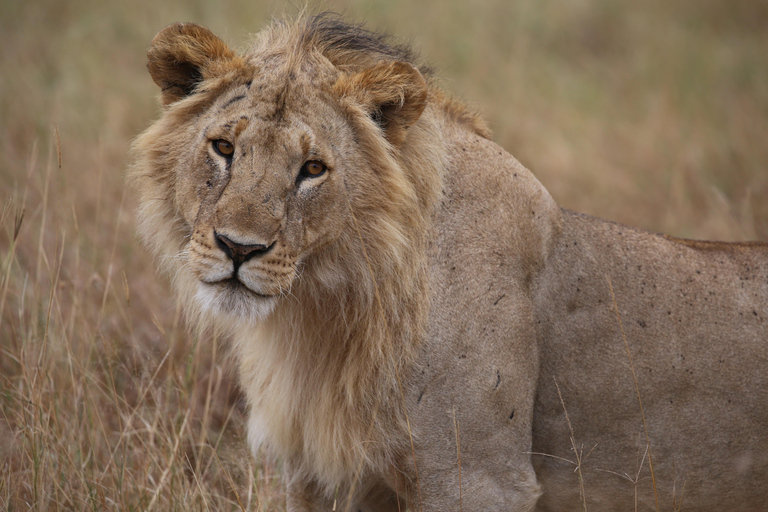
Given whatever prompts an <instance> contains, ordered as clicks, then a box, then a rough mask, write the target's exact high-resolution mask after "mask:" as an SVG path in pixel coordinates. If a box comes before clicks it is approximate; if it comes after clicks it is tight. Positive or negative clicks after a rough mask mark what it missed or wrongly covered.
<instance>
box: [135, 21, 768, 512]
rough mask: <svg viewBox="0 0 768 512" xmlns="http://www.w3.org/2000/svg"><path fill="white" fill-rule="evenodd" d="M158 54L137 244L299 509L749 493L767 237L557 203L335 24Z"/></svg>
mask: <svg viewBox="0 0 768 512" xmlns="http://www.w3.org/2000/svg"><path fill="white" fill-rule="evenodd" d="M148 59H149V63H148V68H149V73H150V75H151V77H152V79H153V80H154V82H155V83H156V84H157V85H158V86H159V87H160V89H161V93H160V98H161V101H162V104H163V105H164V107H163V111H162V114H161V115H160V118H159V119H158V120H157V121H156V122H155V123H154V124H152V125H151V126H150V127H149V128H148V129H147V130H146V131H145V132H144V133H142V134H141V135H140V136H139V137H138V138H137V140H136V141H135V143H134V148H133V153H134V162H133V164H132V167H131V170H130V175H131V179H132V182H133V185H134V187H135V189H136V190H137V193H138V196H139V230H140V233H141V235H142V237H143V239H144V240H145V241H146V244H147V245H148V246H149V247H150V248H151V250H152V252H153V253H154V254H155V255H156V256H157V258H158V260H159V261H160V262H162V267H163V268H164V269H165V271H166V272H167V273H168V274H169V275H170V276H171V277H172V282H173V287H174V290H175V293H177V294H178V296H179V298H180V300H181V301H182V303H183V304H184V305H185V309H186V311H187V313H188V315H189V317H190V318H191V319H193V320H195V321H196V322H198V323H199V324H200V325H204V326H212V325H215V326H218V327H217V328H218V329H224V330H226V332H227V333H228V334H229V336H231V339H232V344H231V350H232V353H233V358H234V359H235V360H236V362H237V371H238V379H239V383H240V385H241V387H242V390H243V392H244V395H245V397H246V399H247V405H248V410H249V412H248V423H247V430H248V440H249V443H250V446H251V448H252V449H253V451H254V453H255V452H256V450H263V451H264V453H267V454H270V455H271V456H274V457H277V458H279V460H280V461H281V463H282V474H283V477H284V480H285V485H286V502H287V509H288V510H290V511H315V510H317V511H319V510H325V511H327V510H332V509H334V510H355V511H357V510H360V511H395V510H405V509H406V508H407V507H410V509H411V510H424V511H444V510H454V509H455V510H465V511H480V510H483V511H485V510H515V511H530V510H576V509H579V508H580V507H582V506H583V507H585V508H589V509H591V510H630V509H633V510H635V509H636V510H648V509H654V510H672V509H680V508H683V509H686V510H725V509H729V510H754V509H759V508H762V507H764V506H765V503H766V500H767V499H768V486H766V485H765V483H766V482H765V476H766V475H768V400H766V394H765V393H766V389H768V371H766V369H767V368H768V245H766V244H764V243H759V242H752V243H719V242H697V241H690V240H682V239H676V238H671V237H668V236H664V235H658V234H651V233H647V232H644V231H641V230H638V229H633V228H630V227H626V226H623V225H620V224H616V223H612V222H608V221H603V220H599V219H596V218H593V217H589V216H586V215H582V214H579V213H575V212H572V211H568V210H565V209H563V208H561V207H559V206H558V205H557V204H556V202H555V201H554V200H553V198H552V197H551V196H550V194H549V193H548V192H547V191H546V190H545V188H544V187H543V186H542V184H541V183H540V182H539V181H538V180H537V179H536V178H535V177H534V175H533V174H532V173H531V172H529V171H528V170H527V169H526V168H524V167H523V166H522V165H521V164H520V163H519V162H518V161H517V160H515V159H514V158H513V157H512V156H511V155H510V154H509V153H507V152H506V151H505V150H504V149H502V148H501V147H499V146H497V145H496V144H495V143H494V142H493V141H492V140H491V138H490V134H489V131H488V128H487V127H486V125H485V124H484V122H483V120H482V119H481V118H480V117H479V115H477V114H476V113H475V112H474V111H473V110H472V109H470V108H468V107H466V106H464V105H463V104H462V103H461V102H459V101H457V100H455V99H452V98H451V97H450V96H449V95H447V94H445V93H443V92H441V90H440V88H439V86H438V85H437V79H436V78H435V76H434V74H433V73H432V72H431V71H430V70H429V68H427V67H426V66H425V65H424V64H423V63H421V62H420V61H419V60H418V58H417V57H416V56H415V54H414V53H413V52H412V51H411V50H410V49H409V48H408V47H406V46H403V45H398V44H393V43H392V42H391V39H389V38H387V37H385V36H381V35H379V34H377V33H374V32H371V31H368V30H367V29H365V28H364V27H363V26H359V25H354V24H350V23H347V22H345V21H343V20H342V19H341V18H339V17H337V16H333V15H313V16H309V15H304V16H301V17H299V18H298V19H297V20H294V21H291V22H276V23H273V24H272V26H270V27H269V28H267V29H265V30H264V31H263V32H262V33H260V34H259V35H258V36H257V38H256V39H255V40H254V42H253V43H252V44H251V45H250V46H249V47H248V49H247V50H246V51H245V52H242V53H237V52H235V51H234V50H232V49H231V48H230V47H229V46H228V45H227V44H225V43H224V42H223V41H222V40H221V39H219V38H218V37H217V36H215V35H214V34H213V33H211V32H210V31H209V30H207V29H205V28H203V27H201V26H198V25H195V24H191V23H179V24H175V25H171V26H169V27H167V28H165V29H163V30H162V31H161V32H160V33H159V34H158V35H157V36H156V37H155V38H154V39H153V41H152V43H151V47H150V49H149V51H148ZM334 507H336V508H334Z"/></svg>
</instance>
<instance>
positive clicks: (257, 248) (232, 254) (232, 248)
mask: <svg viewBox="0 0 768 512" xmlns="http://www.w3.org/2000/svg"><path fill="white" fill-rule="evenodd" d="M215 234H216V245H218V246H219V249H221V250H222V251H224V254H226V255H227V256H228V257H229V259H231V260H232V262H233V263H234V264H235V272H237V269H238V267H240V265H242V264H243V263H245V262H246V261H248V260H250V259H251V258H253V257H257V256H261V255H263V254H265V253H267V252H269V250H270V249H271V248H272V247H273V246H274V245H275V243H274V242H272V244H271V245H263V244H249V245H245V244H240V243H238V242H235V241H234V240H232V239H231V238H229V237H226V236H224V235H222V234H221V233H215Z"/></svg>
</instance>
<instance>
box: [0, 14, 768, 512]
mask: <svg viewBox="0 0 768 512" xmlns="http://www.w3.org/2000/svg"><path fill="white" fill-rule="evenodd" d="M128 4H130V6H129V5H128ZM325 7H326V8H330V9H333V10H343V11H345V12H346V13H347V14H348V15H349V16H350V17H351V18H353V19H357V20H364V21H365V22H367V24H368V26H369V27H372V28H377V29H382V30H385V31H388V32H391V33H394V34H396V35H398V36H400V37H402V38H404V39H406V40H411V41H412V42H413V43H414V45H415V46H416V47H417V48H418V49H419V50H420V52H421V53H422V54H423V55H424V56H425V57H427V59H428V61H429V62H430V63H432V64H433V65H434V67H435V68H436V69H437V70H438V71H439V72H440V74H441V76H442V77H443V78H444V80H443V85H444V87H445V88H446V89H447V90H449V91H451V92H454V93H456V94H458V95H460V96H462V97H463V98H465V99H467V100H468V101H469V102H470V103H472V104H473V105H475V106H476V107H478V108H479V109H480V110H481V111H483V113H484V114H485V116H486V118H487V119H488V120H489V122H490V124H491V126H492V127H493V129H494V132H495V139H496V140H497V142H499V143H500V144H501V145H502V146H504V147H505V148H506V149H508V150H509V151H510V152H511V153H512V154H514V155H515V156H516V157H517V158H518V159H520V160H521V161H522V162H523V164H525V165H526V166H528V167H529V168H530V169H532V170H533V172H534V173H535V174H536V175H537V176H538V177H539V179H540V180H541V181H542V182H543V183H544V184H545V186H547V188H548V189H549V190H550V191H551V192H552V194H553V195H554V197H555V199H556V200H557V201H558V202H559V203H560V204H562V205H564V206H566V207H568V208H571V209H575V210H579V211H583V212H587V213H590V214H594V215H598V216H601V217H605V218H609V219H613V220H618V221H621V222H625V223H629V224H633V225H637V226H640V227H643V228H645V229H648V230H652V231H663V232H667V233H671V234H674V235H677V236H682V237H695V238H704V239H724V240H742V239H761V240H768V52H766V48H768V2H766V1H765V0H742V1H739V2H731V1H728V0H677V1H675V2H669V1H666V0H645V1H644V2H632V3H630V2H625V1H622V0H520V1H515V2H510V1H508V0H480V1H479V2H473V3H471V5H470V3H469V2H459V1H444V0H440V1H438V0H431V1H425V2H419V3H413V2H409V1H406V0H395V1H393V0H387V1H384V0H365V1H354V0H349V1H331V2H328V3H326V4H325ZM296 10H297V8H296V6H295V5H293V4H287V3H282V2H278V1H270V2H266V1H265V2H257V1H250V2H245V1H242V2H238V1H228V2H223V3H216V4H214V3H209V2H206V1H202V0H191V1H190V0H188V1H184V2H182V1H177V0H163V1H161V2H158V1H149V0H133V1H131V2H122V3H114V4H110V3H108V2H86V1H84V0H70V1H59V0H37V1H34V2H22V1H20V0H9V1H4V2H0V205H2V206H1V207H0V215H1V217H0V224H1V227H0V508H1V509H4V510H28V509H34V510H58V509H76V510H90V509H98V510H101V509H121V510H147V509H154V510H241V509H244V510H280V509H282V507H283V504H282V495H281V486H280V483H279V470H278V467H277V466H276V464H275V463H270V462H268V461H262V460H253V459H252V458H251V457H250V455H249V454H248V450H247V448H246V445H245V440H244V430H243V417H244V410H243V406H242V404H241V403H240V401H239V399H238V397H237V393H236V391H235V390H234V386H233V382H232V372H231V370H230V369H229V368H228V366H227V364H226V361H225V358H224V357H223V352H224V347H223V344H222V343H221V342H220V341H221V340H218V339H217V338H216V336H215V333H203V334H200V335H194V334H190V333H188V331H187V330H186V329H185V325H184V320H183V314H182V313H181V312H180V311H179V309H178V308H177V306H176V304H175V303H174V300H173V298H172V297H171V296H170V293H169V288H168V284H167V281H166V280H165V279H163V278H159V277H158V275H157V274H156V272H155V271H154V270H153V264H152V262H150V261H149V257H148V254H147V253H146V252H145V251H144V250H143V249H142V248H141V246H140V244H139V243H138V241H137V238H136V236H135V213H134V210H135V201H134V198H133V197H132V196H131V194H130V191H128V192H126V187H125V183H124V174H125V168H126V166H127V165H128V162H129V156H128V150H129V145H130V142H131V139H132V138H133V137H134V136H136V135H137V134H138V133H139V132H140V131H141V130H142V129H143V128H144V127H146V126H147V125H148V123H149V122H150V121H151V120H152V119H153V118H155V117H156V116H157V112H158V106H157V103H156V101H155V95H156V93H157V90H156V88H155V85H154V84H153V83H152V81H151V79H150V77H149V75H148V74H147V72H146V69H145V51H146V48H147V46H148V44H149V41H150V40H151V38H152V37H153V36H154V34H155V33H156V32H157V31H158V30H160V29H161V28H162V27H163V26H165V25H166V24H168V23H171V22H174V21H195V22H198V23H201V24H203V25H205V26H208V27H209V28H211V29H212V30H213V31H214V32H216V33H217V34H219V35H220V36H222V37H223V38H224V39H225V40H226V41H228V42H230V43H235V44H242V42H243V41H245V40H246V39H247V34H248V33H249V32H253V31H257V30H258V29H259V28H260V27H262V26H263V25H264V24H265V23H266V22H268V20H269V19H270V17H271V16H281V15H282V14H283V13H284V12H288V13H289V14H290V13H295V12H296ZM574 478H576V477H575V476H574ZM587 492H589V490H588V489H587Z"/></svg>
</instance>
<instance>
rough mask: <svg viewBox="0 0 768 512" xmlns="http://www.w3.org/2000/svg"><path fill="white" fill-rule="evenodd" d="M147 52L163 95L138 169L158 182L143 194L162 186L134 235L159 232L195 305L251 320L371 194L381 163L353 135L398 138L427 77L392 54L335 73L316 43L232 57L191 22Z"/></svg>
mask: <svg viewBox="0 0 768 512" xmlns="http://www.w3.org/2000/svg"><path fill="white" fill-rule="evenodd" d="M203 43H205V44H203ZM190 52H193V55H191V56H190V55H189V53H190ZM195 52H198V53H195ZM149 57H150V64H149V69H150V73H151V74H152V77H153V79H154V80H155V82H157V83H158V84H159V85H160V86H161V87H162V89H163V100H164V102H165V103H166V104H168V105H169V107H168V109H167V110H166V112H165V114H164V116H163V118H161V119H160V121H158V122H157V123H156V124H155V125H154V126H153V127H151V128H150V129H149V130H148V131H147V132H145V133H144V134H143V135H142V136H141V137H140V138H139V140H138V141H137V144H136V146H137V149H138V150H139V152H140V162H139V164H138V169H137V171H136V172H137V173H140V172H147V173H148V174H149V178H150V179H147V180H145V183H147V184H148V185H147V186H148V187H152V188H154V189H157V188H158V187H160V188H162V190H151V191H146V190H145V191H143V192H144V195H145V196H150V195H152V194H154V195H155V196H161V197H163V196H164V197H165V198H166V199H165V200H164V201H163V203H162V205H161V206H147V204H149V203H147V204H145V205H144V207H143V217H144V218H143V231H144V234H145V236H146V237H147V238H150V239H152V238H153V237H165V238H166V240H164V241H163V242H155V244H154V245H155V246H156V247H160V248H161V251H162V252H165V254H164V256H165V257H166V258H170V259H173V260H175V261H176V265H171V271H172V272H174V273H175V274H176V280H177V282H180V283H182V284H183V287H184V288H185V291H186V292H187V294H192V295H194V297H195V300H196V302H197V304H198V306H201V307H202V309H203V310H204V311H206V312H211V313H215V314H225V315H227V316H235V317H240V318H243V317H245V318H248V319H251V320H254V319H255V320H258V319H259V318H263V317H264V316H265V315H267V314H269V312H270V311H272V309H273V308H274V307H275V305H276V304H277V303H278V302H279V300H280V299H281V297H286V296H288V295H289V294H290V290H291V288H292V287H293V286H294V284H295V282H296V281H297V279H299V278H300V276H301V274H302V271H303V268H304V266H305V265H306V264H307V262H308V261H310V260H312V259H313V258H316V259H317V258H319V257H320V256H319V255H321V254H322V253H323V251H324V250H325V249H326V248H328V247H329V246H333V245H334V244H336V243H337V242H338V240H339V239H340V237H342V235H343V234H344V233H345V232H348V231H349V230H350V229H351V228H352V227H353V226H354V219H353V217H352V214H351V212H352V209H351V204H352V203H353V202H354V203H355V204H356V206H355V208H356V209H358V208H359V209H362V210H365V209H366V208H371V207H375V206H376V205H373V204H367V203H366V200H365V191H366V190H369V189H375V188H376V187H377V186H381V181H382V179H383V178H382V170H381V169H375V168H374V167H376V166H375V165H373V164H372V163H371V150H370V148H369V147H367V146H366V145H365V144H362V143H361V142H360V141H361V139H362V138H365V137H371V136H372V137H377V138H378V139H380V142H384V145H383V146H382V147H384V146H386V147H392V146H391V145H390V143H392V144H396V143H397V141H398V137H400V136H401V132H402V131H404V130H405V129H407V127H408V125H409V124H410V123H412V122H414V121H415V120H416V119H417V118H418V116H419V114H420V113H421V111H422V110H423V108H424V105H423V103H424V102H425V100H426V84H425V83H424V80H423V78H421V75H420V74H419V73H418V71H416V70H415V68H413V67H412V66H410V65H407V64H403V63H398V62H389V63H379V64H378V65H375V66H372V67H371V68H369V69H366V70H364V71H362V72H358V73H343V72H341V71H340V70H338V69H337V68H336V67H335V66H334V65H333V64H332V63H331V62H330V61H329V60H328V59H325V58H323V57H322V56H321V55H312V56H311V58H304V59H302V60H296V59H292V58H291V56H290V55H281V54H279V53H277V54H276V53H275V52H274V51H272V52H266V53H263V54H261V55H260V54H258V53H256V54H254V55H251V56H249V58H248V59H244V58H241V57H238V56H235V55H234V54H233V53H232V52H231V50H229V49H228V48H227V47H226V46H225V45H224V43H223V42H221V41H220V40H219V39H218V38H216V36H214V35H213V34H211V33H210V32H208V31H207V30H205V29H202V28H201V27H197V26H195V25H176V26H172V27H168V28H167V29H165V30H164V31H163V32H161V33H160V34H158V36H157V37H156V38H155V40H154V41H153V47H152V49H151V50H150V52H149ZM406 86H411V87H412V88H413V89H414V90H415V91H416V92H417V93H418V94H417V95H416V96H414V94H415V93H414V92H413V91H409V90H405V89H406ZM413 98H416V100H418V101H420V103H421V104H420V105H416V106H415V107H414V105H413V103H414V102H415V100H414V99H413ZM393 105H394V106H395V107H393ZM361 130H362V131H366V134H362V133H361ZM387 141H388V142H387ZM147 168H148V171H147ZM390 171H391V170H390ZM377 197H379V195H378V194H377ZM378 201H380V199H378ZM145 203H146V201H145ZM171 219H172V221H171ZM171 222H172V223H173V224H174V225H175V229H172V230H169V229H168V224H169V223H171ZM152 230H158V231H160V232H163V233H154V232H152ZM169 233H173V234H175V237H176V239H175V240H167V238H168V237H169V236H173V235H169ZM169 246H170V247H174V246H175V249H170V250H169V249H168V247H169ZM179 247H181V251H180V252H177V251H178V248H179Z"/></svg>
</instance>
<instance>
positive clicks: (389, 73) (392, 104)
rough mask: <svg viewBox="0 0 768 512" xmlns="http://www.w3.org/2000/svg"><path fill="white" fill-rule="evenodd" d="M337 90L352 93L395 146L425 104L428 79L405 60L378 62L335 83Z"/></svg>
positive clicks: (403, 137)
mask: <svg viewBox="0 0 768 512" xmlns="http://www.w3.org/2000/svg"><path fill="white" fill-rule="evenodd" d="M335 88H336V92H337V93H338V94H340V95H341V96H346V97H351V98H353V100H354V101H355V102H357V103H359V104H360V105H362V106H363V108H365V109H367V111H368V114H369V115H370V116H371V117H372V118H373V119H374V120H375V121H376V122H377V123H378V124H379V125H380V126H381V127H382V129H383V130H384V132H385V134H386V137H387V139H388V140H389V142H390V143H392V144H393V145H395V146H397V145H400V144H401V143H402V141H403V140H404V139H405V133H406V130H408V128H409V127H410V126H411V125H412V124H413V123H415V122H416V121H418V120H419V117H420V116H421V113H422V112H423V111H424V108H425V107H426V105H427V82H426V81H425V80H424V77H423V76H421V73H419V70H418V69H416V68H415V67H414V66H413V65H411V64H408V63H407V62H392V61H389V62H381V63H379V64H376V65H375V66H373V67H370V68H368V69H364V70H363V71H360V72H359V73H356V74H353V75H344V76H342V77H341V78H340V79H339V81H338V82H337V83H336V86H335Z"/></svg>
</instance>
